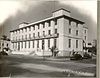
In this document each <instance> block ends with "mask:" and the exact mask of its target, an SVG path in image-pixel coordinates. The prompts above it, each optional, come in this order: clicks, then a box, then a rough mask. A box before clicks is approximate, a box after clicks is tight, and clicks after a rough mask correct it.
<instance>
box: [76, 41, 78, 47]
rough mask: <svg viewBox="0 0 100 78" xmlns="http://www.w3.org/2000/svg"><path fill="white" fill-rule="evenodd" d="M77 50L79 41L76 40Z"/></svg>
mask: <svg viewBox="0 0 100 78" xmlns="http://www.w3.org/2000/svg"><path fill="white" fill-rule="evenodd" d="M76 48H78V40H76Z"/></svg>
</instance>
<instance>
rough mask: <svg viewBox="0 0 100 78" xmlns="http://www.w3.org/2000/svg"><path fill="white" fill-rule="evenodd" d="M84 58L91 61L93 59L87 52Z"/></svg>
mask: <svg viewBox="0 0 100 78" xmlns="http://www.w3.org/2000/svg"><path fill="white" fill-rule="evenodd" d="M83 58H84V59H89V58H92V56H91V55H89V54H88V53H86V52H85V53H84V57H83Z"/></svg>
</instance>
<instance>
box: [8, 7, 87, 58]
mask: <svg viewBox="0 0 100 78" xmlns="http://www.w3.org/2000/svg"><path fill="white" fill-rule="evenodd" d="M10 35H11V42H12V44H11V48H12V50H13V51H18V52H32V51H34V52H35V53H36V54H37V55H43V54H45V55H51V51H50V48H51V47H53V46H55V47H56V48H57V49H58V50H59V53H58V55H59V56H69V54H70V52H71V51H72V50H74V51H77V52H79V53H82V51H83V46H86V45H87V40H88V28H87V27H86V26H85V24H84V22H82V21H80V20H77V19H75V18H73V17H71V16H70V11H67V10H65V9H59V10H56V11H54V12H52V17H49V18H46V19H44V20H40V21H37V22H34V23H25V22H24V23H22V24H20V25H19V28H18V29H15V30H12V31H10Z"/></svg>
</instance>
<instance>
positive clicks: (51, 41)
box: [50, 38, 54, 48]
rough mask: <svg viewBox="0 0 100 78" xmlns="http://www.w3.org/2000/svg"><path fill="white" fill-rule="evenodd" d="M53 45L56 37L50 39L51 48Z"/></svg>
mask: <svg viewBox="0 0 100 78" xmlns="http://www.w3.org/2000/svg"><path fill="white" fill-rule="evenodd" d="M53 46H54V39H53V38H51V39H50V48H51V47H53Z"/></svg>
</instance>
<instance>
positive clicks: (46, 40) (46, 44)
mask: <svg viewBox="0 0 100 78" xmlns="http://www.w3.org/2000/svg"><path fill="white" fill-rule="evenodd" d="M44 41H45V50H46V51H47V50H48V39H45V40H44Z"/></svg>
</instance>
